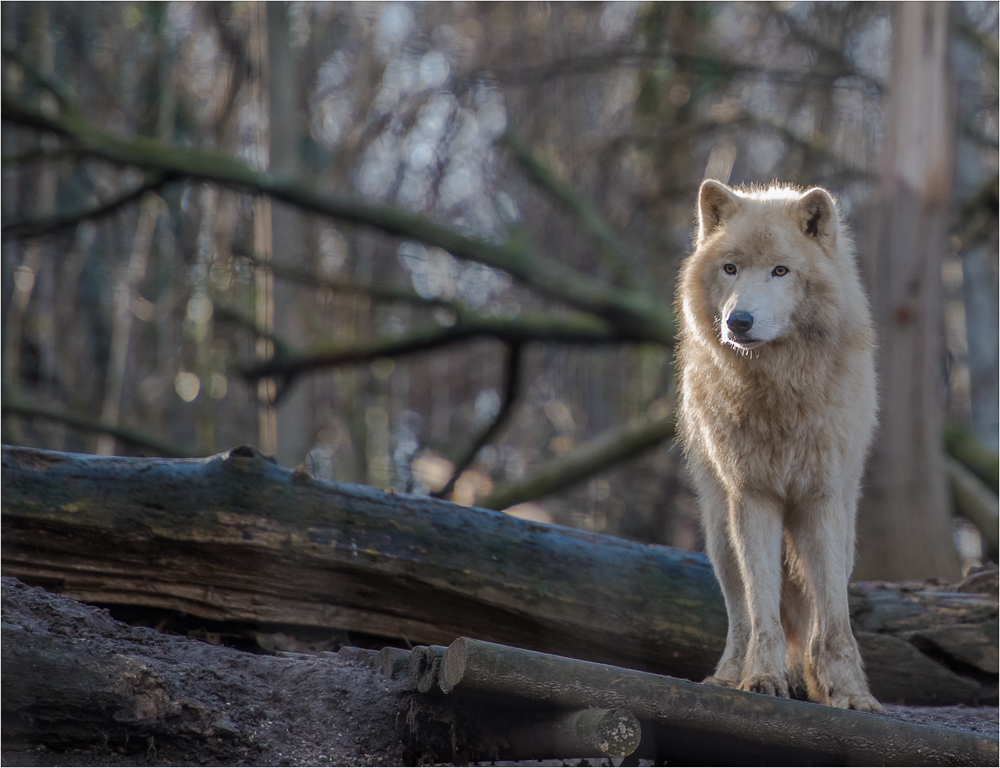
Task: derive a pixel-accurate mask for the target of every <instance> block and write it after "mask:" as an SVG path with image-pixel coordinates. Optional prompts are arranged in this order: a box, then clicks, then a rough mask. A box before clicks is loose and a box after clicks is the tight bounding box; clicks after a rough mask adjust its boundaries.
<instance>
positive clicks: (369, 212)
mask: <svg viewBox="0 0 1000 768" xmlns="http://www.w3.org/2000/svg"><path fill="white" fill-rule="evenodd" d="M2 106H3V119H4V120H5V121H8V122H13V123H17V124H19V125H23V126H26V127H31V128H35V129H37V130H41V131H51V132H54V133H56V134H59V135H62V136H67V137H69V138H71V139H73V140H74V141H75V142H76V143H77V145H78V146H79V147H80V152H81V153H82V154H89V155H94V156H98V157H102V158H104V159H106V160H110V161H112V162H116V163H121V164H124V165H134V166H138V167H140V168H147V169H151V170H160V171H162V172H164V173H166V174H169V175H171V176H174V177H186V178H191V179H201V180H203V181H212V182H216V183H218V184H224V185H227V186H233V187H239V188H243V189H245V190H248V191H252V192H256V193H260V194H265V195H269V196H271V197H272V198H274V199H276V200H281V201H282V202H286V203H289V204H291V205H295V206H297V207H298V208H300V209H302V210H305V211H309V212H312V213H316V214H319V215H322V216H328V217H330V218H333V219H336V220H339V221H346V222H351V223H354V224H363V225H368V226H372V227H375V228H376V229H380V230H382V231H383V232H386V233H388V234H391V235H396V236H399V237H404V238H412V239H415V240H420V241H422V242H425V243H428V244H431V245H436V246H438V247H440V248H442V249H444V250H445V251H448V252H449V253H451V254H452V255H454V256H456V257H458V258H461V259H465V260H468V261H475V262H479V263H481V264H485V265H487V266H490V267H493V268H495V269H500V270H503V271H505V272H508V273H509V274H511V275H512V276H513V277H515V278H517V279H518V280H520V281H521V282H522V283H524V284H525V285H527V286H529V287H531V288H533V289H534V290H536V291H538V292H539V293H540V294H542V295H544V296H546V297H548V298H550V299H554V300H556V301H561V302H565V303H566V304H568V305H570V306H572V307H574V308H576V309H579V310H582V311H585V312H591V313H593V314H595V315H597V316H599V317H601V318H604V319H606V320H609V321H611V322H612V323H614V324H615V325H616V326H617V327H618V328H619V329H621V331H622V332H623V333H626V334H628V335H632V336H634V337H636V338H642V339H644V340H647V341H652V342H657V343H661V344H671V343H672V341H673V334H674V322H673V318H672V316H671V313H670V310H669V305H668V303H667V302H664V301H661V300H658V299H656V298H655V297H652V296H649V295H647V294H644V293H639V292H636V291H630V290H625V289H621V288H615V287H613V286H609V285H608V284H607V283H606V282H604V281H602V280H600V279H597V278H593V277H590V276H588V275H585V274H582V273H580V272H577V271H576V270H574V269H570V268H568V267H565V266H563V265H561V264H558V263H556V262H553V261H551V260H548V259H545V258H543V257H541V256H540V255H539V254H538V253H537V252H536V251H535V250H534V248H533V247H532V245H531V244H530V243H529V242H528V240H527V237H526V236H525V235H524V233H523V232H519V231H518V230H514V231H513V232H512V233H511V234H510V236H509V237H508V239H507V241H506V242H505V243H503V244H498V243H496V242H494V241H493V240H490V239H488V238H486V237H482V236H476V235H470V234H466V233H464V232H462V231H459V230H458V229H455V228H453V227H449V226H446V225H444V224H439V223H437V222H434V221H431V220H429V219H427V218H424V217H422V216H418V215H416V214H413V213H409V212H408V211H403V210H400V209H398V208H392V207H389V206H385V205H377V204H373V203H368V202H365V201H363V200H359V199H356V198H347V197H335V196H331V195H325V194H322V193H321V192H319V191H318V190H316V189H314V188H311V187H308V186H305V185H303V184H300V183H298V182H297V181H296V180H294V179H276V178H275V177H273V176H272V175H270V174H268V173H258V172H256V171H254V170H252V169H251V168H250V167H249V166H247V165H246V164H245V163H243V162H240V161H239V160H235V159H233V158H230V157H226V156H224V155H221V154H218V153H215V152H208V151H205V150H200V149H188V148H182V147H175V146H171V145H167V144H164V143H162V142H159V141H157V140H155V139H152V138H149V137H147V136H137V137H133V138H121V137H118V136H115V135H113V134H110V133H107V132H105V131H101V130H98V129H96V128H94V127H93V126H92V125H90V124H89V123H88V122H87V121H85V120H84V119H83V118H80V117H79V116H78V115H77V114H75V113H73V112H67V113H66V114H63V115H60V116H59V117H50V116H48V115H44V114H42V113H40V112H37V111H35V110H32V109H29V108H27V107H25V106H24V105H23V104H20V103H18V102H17V101H15V100H13V99H10V98H8V97H6V96H5V97H4V98H3V99H2Z"/></svg>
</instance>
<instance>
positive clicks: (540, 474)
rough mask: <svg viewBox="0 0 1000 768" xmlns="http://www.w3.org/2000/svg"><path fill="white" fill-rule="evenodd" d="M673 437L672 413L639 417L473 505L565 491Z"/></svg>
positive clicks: (500, 504)
mask: <svg viewBox="0 0 1000 768" xmlns="http://www.w3.org/2000/svg"><path fill="white" fill-rule="evenodd" d="M673 436H674V414H672V413H670V414H667V415H664V416H659V417H654V418H649V417H647V418H643V419H640V420H638V421H635V422H633V423H631V424H628V425H626V426H625V427H623V428H622V429H620V430H615V431H613V432H609V433H605V434H603V435H600V436H598V437H596V438H594V439H593V440H591V441H589V442H587V443H584V444H583V445H581V446H580V447H579V448H577V449H576V450H575V451H572V452H571V453H568V454H566V455H565V456H560V457H559V458H558V459H553V460H552V461H551V462H549V463H548V464H543V465H542V466H541V467H539V468H538V469H536V470H534V471H533V472H532V473H531V474H529V475H528V476H527V477H524V478H522V479H520V480H516V481H514V482H512V483H508V484H506V485H503V486H501V487H499V488H497V489H496V490H495V491H493V492H492V493H491V494H489V495H488V496H486V497H485V498H482V499H476V506H479V507H485V508H486V509H507V508H508V507H512V506H514V505H515V504H520V503H521V502H523V501H531V500H534V499H539V498H541V497H542V496H547V495H549V494H552V493H557V492H559V491H562V490H564V489H566V488H569V487H570V486H572V485H575V484H576V483H579V482H580V481H581V480H586V479H587V478H588V477H591V476H592V475H594V474H596V473H597V472H600V471H602V470H605V469H610V468H611V467H613V466H614V465H615V464H617V463H618V462H620V461H624V460H626V459H630V458H632V457H634V456H638V455H639V454H641V453H643V452H644V451H648V450H649V449H650V448H654V447H656V446H657V445H659V444H660V443H662V442H663V441H664V440H668V439H670V438H671V437H673Z"/></svg>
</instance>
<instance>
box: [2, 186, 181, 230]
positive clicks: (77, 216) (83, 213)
mask: <svg viewBox="0 0 1000 768" xmlns="http://www.w3.org/2000/svg"><path fill="white" fill-rule="evenodd" d="M171 178H172V177H171V176H170V175H169V174H166V173H163V172H157V173H153V174H151V176H150V178H149V180H148V181H146V182H144V183H143V184H140V185H139V186H138V187H136V188H135V189H132V190H129V191H128V192H125V193H124V194H122V195H120V196H118V197H116V198H113V199H111V200H108V201H106V202H103V203H98V204H97V205H95V206H92V207H90V208H84V209H83V210H79V211H73V212H71V213H63V214H58V215H56V216H51V217H45V218H41V219H26V220H24V221H15V222H12V223H10V224H4V225H3V228H2V231H3V236H4V237H20V238H26V237H39V236H41V235H47V234H51V233H53V232H57V231H58V230H61V229H66V228H67V227H74V226H76V225H77V224H79V223H80V222H81V221H86V220H88V219H99V218H102V217H104V216H108V215H110V214H112V213H115V212H117V211H118V210H119V209H121V208H124V207H125V206H126V205H128V204H130V203H134V202H135V201H136V200H139V199H140V198H142V197H143V196H144V195H145V194H146V193H147V192H156V191H158V190H159V189H161V188H162V187H163V185H164V184H166V183H168V182H169V181H170V180H171Z"/></svg>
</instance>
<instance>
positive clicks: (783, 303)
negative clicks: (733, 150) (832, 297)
mask: <svg viewBox="0 0 1000 768" xmlns="http://www.w3.org/2000/svg"><path fill="white" fill-rule="evenodd" d="M846 238H847V234H846V232H842V227H841V223H840V215H839V213H838V211H837V204H836V203H835V202H834V200H833V198H832V197H831V196H830V194H829V193H828V192H827V191H826V190H824V189H820V188H819V187H816V188H814V189H810V190H808V191H804V192H803V191H801V190H799V189H795V188H792V187H784V186H772V187H766V188H759V189H740V190H733V189H730V188H729V187H726V186H725V185H723V184H720V183H719V182H716V181H711V180H709V181H705V182H704V183H702V185H701V190H700V192H699V195H698V232H697V235H696V240H695V246H696V247H695V252H694V253H693V254H692V256H691V257H690V258H691V259H692V260H693V263H692V265H690V268H691V269H694V270H695V271H696V274H695V275H692V277H694V278H695V281H696V283H697V292H698V293H699V294H700V301H695V302H685V304H684V306H683V307H682V310H683V311H684V312H686V313H692V314H694V313H701V315H702V316H701V317H697V318H696V317H686V318H685V319H686V320H687V321H688V323H689V324H692V325H698V326H702V327H704V325H705V323H706V322H710V323H711V324H712V326H713V328H714V329H715V333H717V334H718V339H719V340H720V341H721V342H722V343H723V344H727V345H730V346H732V347H734V348H736V349H738V350H740V351H747V350H751V349H754V348H756V347H759V346H761V345H763V344H766V343H768V342H776V341H778V340H782V339H785V338H788V337H790V336H791V335H796V334H798V335H801V334H812V335H817V334H818V335H820V336H822V335H823V334H824V332H825V331H826V332H828V331H829V330H831V329H830V328H828V325H829V324H830V323H835V322H836V319H835V318H832V317H831V318H826V317H824V316H823V315H824V314H825V313H828V312H829V311H830V308H831V304H830V302H829V301H821V300H819V299H820V298H821V296H822V294H823V293H827V292H830V291H835V290H836V283H837V282H838V274H837V273H838V268H837V262H838V261H839V259H840V258H842V256H841V252H842V251H843V250H845V249H841V248H840V243H839V242H838V241H839V240H840V239H846Z"/></svg>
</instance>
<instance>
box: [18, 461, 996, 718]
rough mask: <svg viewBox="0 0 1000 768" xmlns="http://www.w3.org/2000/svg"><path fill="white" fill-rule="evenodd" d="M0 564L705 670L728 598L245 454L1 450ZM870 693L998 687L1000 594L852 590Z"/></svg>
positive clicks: (479, 518)
mask: <svg viewBox="0 0 1000 768" xmlns="http://www.w3.org/2000/svg"><path fill="white" fill-rule="evenodd" d="M2 500H3V509H2V515H3V536H2V540H0V544H2V553H3V559H2V570H3V573H4V575H12V576H17V577H19V578H21V579H22V580H24V581H26V582H28V583H32V584H40V585H43V586H46V587H49V588H51V589H55V590H57V591H60V592H63V593H64V594H67V595H69V596H71V597H74V598H76V599H78V600H82V601H85V602H93V603H99V604H119V605H142V606H152V607H156V608H163V609H170V610H173V611H178V612H181V613H187V614H190V615H194V616H198V617H202V618H204V619H210V620H221V621H234V622H249V623H270V624H290V625H300V626H304V627H314V628H316V627H319V628H328V629H331V630H348V631H352V632H360V633H366V634H370V635H378V636H381V637H384V638H397V639H399V640H401V641H405V642H409V643H423V644H427V645H432V644H438V645H447V644H449V643H451V642H452V641H453V640H455V639H456V638H458V637H460V636H463V635H468V636H473V637H477V638H480V639H483V640H488V641H493V642H498V643H503V644H507V645H514V646H518V647H523V648H532V649H535V650H540V651H545V652H547V653H554V654H559V655H565V656H571V657H575V658H584V659H589V660H592V661H599V662H607V663H613V664H616V665H618V666H626V667H633V668H636V669H646V670H650V671H654V672H659V673H662V674H670V675H674V676H678V677H690V678H693V679H701V677H703V676H704V675H706V674H708V673H709V672H710V671H711V669H712V667H713V665H714V664H715V662H716V660H717V659H718V655H719V654H720V653H721V650H722V646H723V644H724V638H725V631H726V616H725V607H724V605H723V602H722V598H721V595H720V593H719V590H718V586H717V584H716V582H715V579H714V576H713V575H712V571H711V567H710V565H709V564H708V562H707V560H706V559H705V558H704V557H702V556H700V555H696V554H692V553H689V552H682V551H679V550H674V549H671V548H669V547H662V546H652V545H641V544H636V543H634V542H629V541H624V540H621V539H616V538H613V537H609V536H602V535H599V534H590V533H585V532H582V531H577V530H572V529H567V528H562V527H560V526H547V525H539V524H535V523H529V522H526V521H522V520H518V519H515V518H513V517H510V516H508V515H504V514H502V513H497V512H490V511H486V510H479V509H468V508H463V507H457V506H455V505H452V504H449V503H447V502H442V501H436V500H431V499H425V498H417V497H412V496H403V495H394V494H388V493H382V492H380V491H376V490H373V489H371V488H366V487H363V486H356V485H346V484H340V485H338V484H333V483H327V482H324V481H315V480H313V479H312V478H310V477H309V476H308V475H307V474H303V473H299V472H295V473H293V472H291V471H290V470H287V469H283V468H281V467H278V466H276V465H275V464H273V463H271V462H269V461H267V460H265V459H264V458H262V457H261V456H260V454H259V453H257V452H256V451H254V450H253V449H251V448H248V447H241V448H237V449H233V450H232V451H230V452H227V453H224V454H220V455H218V456H214V457H210V458H208V459H201V460H160V459H122V458H110V457H94V456H80V455H73V454H64V453H56V452H48V451H37V450H31V449H24V448H10V447H5V448H4V449H3V477H2ZM851 607H852V618H853V620H854V622H855V630H856V632H857V635H858V638H859V642H860V645H861V648H862V653H863V655H864V656H865V659H866V664H867V670H868V674H869V677H870V680H871V683H872V690H873V692H874V693H875V695H876V696H877V697H879V698H880V699H881V700H882V701H885V702H902V701H906V702H908V703H940V704H943V703H974V702H976V701H977V700H978V701H990V700H993V699H995V697H996V683H997V677H996V658H997V600H996V594H995V590H993V591H992V592H991V593H990V594H986V595H982V594H975V593H962V592H952V591H943V590H940V589H934V588H929V587H926V586H914V585H895V584H879V583H870V584H860V585H857V586H856V587H854V588H853V589H852V592H851Z"/></svg>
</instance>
